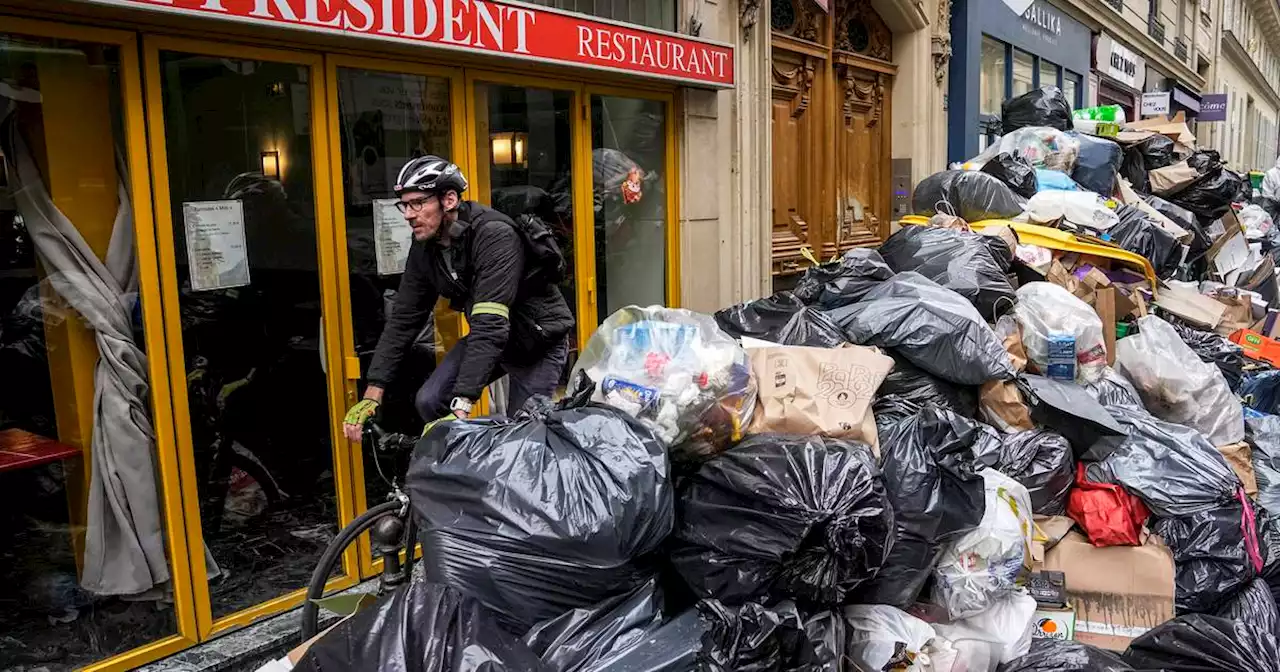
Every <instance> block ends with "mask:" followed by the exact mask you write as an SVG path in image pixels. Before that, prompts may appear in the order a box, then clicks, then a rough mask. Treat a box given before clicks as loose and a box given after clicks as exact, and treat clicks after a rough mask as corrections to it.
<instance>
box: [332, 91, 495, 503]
mask: <svg viewBox="0 0 1280 672" xmlns="http://www.w3.org/2000/svg"><path fill="white" fill-rule="evenodd" d="M450 93H451V92H450V85H449V80H448V79H447V78H444V77H426V76H422V75H412V74H400V73H390V72H375V71H370V70H360V69H353V68H338V117H337V119H338V131H339V144H340V152H341V161H342V191H343V195H344V199H345V202H344V203H343V208H342V214H343V216H344V218H345V220H346V221H345V229H346V232H347V266H348V268H349V271H348V279H349V282H350V292H351V294H350V303H351V311H352V322H353V324H354V327H355V351H356V356H357V357H359V358H360V370H361V371H362V372H363V371H368V369H369V365H370V363H371V362H372V360H373V351H374V349H375V347H376V346H377V345H378V338H379V336H381V335H382V328H383V325H384V324H385V323H386V318H387V317H388V311H390V310H391V309H392V306H393V305H394V301H395V294H396V291H397V289H398V288H399V286H400V277H401V275H402V274H403V269H404V260H405V258H406V255H407V254H408V251H409V245H410V244H411V243H412V237H411V236H412V234H411V233H410V230H409V226H408V224H407V223H406V222H405V220H404V216H403V215H402V214H401V213H400V211H399V210H397V209H396V207H395V203H396V201H398V200H399V199H398V198H397V197H396V195H395V191H394V185H395V180H396V176H397V175H398V174H399V172H400V168H401V167H403V166H404V164H405V163H406V162H408V161H409V160H410V159H414V158H417V157H419V156H425V155H427V154H435V155H437V156H443V157H446V158H449V159H450V160H454V161H457V160H459V159H458V158H455V156H454V154H455V152H454V148H453V146H452V133H453V119H452V112H451V108H450ZM463 197H464V198H472V197H474V195H473V194H464V195H463ZM339 224H340V225H341V223H339ZM437 321H438V322H439V323H440V324H442V325H446V326H447V327H452V330H450V329H442V330H439V332H438V331H437V330H436V329H435V324H436V322H437ZM457 326H458V316H457V313H455V312H454V311H451V310H448V309H442V310H441V311H440V319H439V320H430V321H429V322H428V323H427V324H426V325H424V327H423V330H422V333H421V334H420V335H419V337H418V339H417V341H415V343H414V345H413V346H412V347H411V348H410V351H409V354H408V356H407V357H406V358H405V359H404V360H403V363H402V365H401V370H400V374H399V376H398V377H397V379H396V380H395V381H393V382H392V383H391V385H390V387H389V388H388V390H387V391H386V393H385V395H384V396H383V402H382V406H381V408H380V409H379V419H378V422H379V424H380V426H381V427H382V428H383V429H385V430H387V431H392V432H404V433H413V432H421V431H422V425H423V422H422V419H421V418H419V417H418V413H417V411H416V410H415V409H414V406H413V400H414V395H415V393H416V392H417V389H418V386H420V385H421V384H422V382H423V381H424V380H426V379H427V377H428V376H429V375H431V372H432V371H433V370H434V369H435V366H436V364H437V363H438V361H439V358H440V357H443V355H444V352H445V351H446V349H447V348H448V347H451V346H452V345H453V344H454V343H456V340H457V336H456V331H457ZM441 332H448V333H441ZM357 394H358V395H363V394H364V381H361V383H360V387H359V389H358V390H357ZM361 452H362V455H363V458H364V475H365V478H364V482H365V501H366V503H367V504H368V505H369V506H373V505H375V504H379V503H381V502H383V501H385V499H386V495H387V492H388V490H389V487H388V485H387V484H386V483H385V482H384V480H383V478H382V477H380V476H379V474H380V473H385V474H386V477H387V478H391V477H395V476H398V475H400V474H402V473H403V471H404V468H405V467H407V458H408V456H407V455H404V456H400V457H402V458H404V459H403V462H405V463H403V464H392V463H391V460H392V456H388V455H382V456H378V455H376V454H375V451H374V450H372V449H371V448H370V447H368V446H361ZM375 460H381V463H378V462H375ZM379 467H381V469H379Z"/></svg>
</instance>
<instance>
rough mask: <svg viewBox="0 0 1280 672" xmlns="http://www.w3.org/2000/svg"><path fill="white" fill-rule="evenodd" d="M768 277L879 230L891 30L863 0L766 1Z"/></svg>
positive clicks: (873, 238) (877, 235)
mask: <svg viewBox="0 0 1280 672" xmlns="http://www.w3.org/2000/svg"><path fill="white" fill-rule="evenodd" d="M770 23H771V28H772V49H773V66H772V67H773V115H772V116H773V119H772V121H773V124H772V134H773V247H772V251H773V254H772V272H773V277H774V280H775V283H778V284H780V285H783V284H786V281H787V278H789V277H791V276H794V275H795V274H797V273H799V272H800V271H802V270H803V269H804V268H805V267H806V266H808V265H809V262H807V261H806V260H805V257H804V255H803V253H802V250H803V248H806V247H807V248H809V249H811V250H812V251H813V254H815V255H817V256H818V257H819V258H820V259H823V260H826V259H830V258H832V257H835V256H838V255H840V254H842V253H843V252H844V251H846V250H848V249H850V248H853V247H859V246H869V245H876V244H878V243H879V242H880V241H881V240H883V239H884V237H885V236H886V235H887V234H888V228H889V220H888V216H889V213H890V202H891V201H890V193H889V166H890V151H891V146H890V142H891V138H890V129H891V128H892V125H891V110H890V100H891V99H892V97H893V96H892V90H893V79H894V75H895V74H896V72H897V67H896V66H895V65H894V64H893V62H892V60H893V36H892V33H891V32H890V30H889V28H888V26H887V25H885V22H884V21H883V20H881V18H880V17H879V15H877V14H876V12H875V10H874V9H872V7H871V4H870V1H869V0H833V2H831V3H830V11H829V12H824V11H823V10H822V9H821V8H819V6H818V5H817V3H816V2H814V0H775V1H774V2H772V3H771V8H770Z"/></svg>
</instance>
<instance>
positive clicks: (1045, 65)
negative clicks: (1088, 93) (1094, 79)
mask: <svg viewBox="0 0 1280 672" xmlns="http://www.w3.org/2000/svg"><path fill="white" fill-rule="evenodd" d="M1040 86H1058V66H1057V65H1055V64H1053V63H1051V62H1049V61H1046V60H1044V59H1043V58H1042V59H1040ZM1067 100H1068V101H1070V102H1071V105H1072V107H1074V106H1075V99H1074V98H1071V97H1068V98H1067Z"/></svg>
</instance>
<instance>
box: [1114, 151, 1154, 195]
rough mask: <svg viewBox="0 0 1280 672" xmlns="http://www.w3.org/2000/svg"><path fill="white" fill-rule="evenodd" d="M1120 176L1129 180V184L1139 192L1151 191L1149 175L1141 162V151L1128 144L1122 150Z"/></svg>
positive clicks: (1147, 192)
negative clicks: (1122, 157)
mask: <svg viewBox="0 0 1280 672" xmlns="http://www.w3.org/2000/svg"><path fill="white" fill-rule="evenodd" d="M1120 177H1122V178H1124V179H1126V180H1128V181H1129V185H1130V186H1132V187H1133V190H1134V191H1136V192H1138V193H1139V194H1149V193H1151V176H1150V175H1149V174H1148V171H1147V167H1146V166H1145V165H1143V162H1142V152H1141V151H1140V150H1138V149H1137V148H1136V147H1135V146H1133V145H1130V146H1128V147H1126V148H1125V150H1124V159H1123V160H1122V161H1121V162H1120Z"/></svg>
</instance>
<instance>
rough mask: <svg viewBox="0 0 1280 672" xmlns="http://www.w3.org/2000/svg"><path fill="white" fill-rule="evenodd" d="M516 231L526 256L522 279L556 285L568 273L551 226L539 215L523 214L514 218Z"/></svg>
mask: <svg viewBox="0 0 1280 672" xmlns="http://www.w3.org/2000/svg"><path fill="white" fill-rule="evenodd" d="M512 221H514V222H515V226H516V231H517V232H518V233H519V234H520V238H521V239H522V240H523V241H524V246H525V251H526V253H527V255H528V256H527V257H526V258H525V262H526V263H525V272H524V281H525V282H527V283H539V284H544V283H545V284H548V285H558V284H560V283H561V282H563V281H564V279H565V277H566V276H567V275H568V267H569V266H568V264H567V263H566V262H565V259H564V253H563V252H561V251H560V245H559V244H557V243H556V237H555V234H553V233H552V232H551V227H549V226H547V223H546V222H544V221H542V219H541V218H540V217H538V216H537V215H532V214H528V213H526V214H523V215H520V216H519V217H516V218H515V219H514V220H512Z"/></svg>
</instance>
